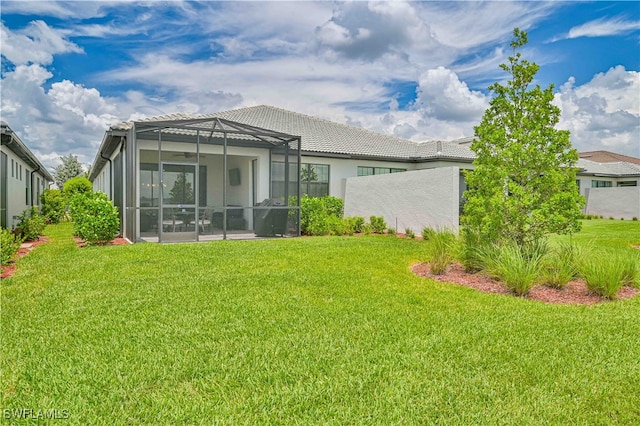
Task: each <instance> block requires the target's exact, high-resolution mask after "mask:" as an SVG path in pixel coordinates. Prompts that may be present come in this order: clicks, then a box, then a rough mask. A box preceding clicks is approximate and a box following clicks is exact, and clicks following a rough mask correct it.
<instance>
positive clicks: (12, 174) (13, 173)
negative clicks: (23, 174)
mask: <svg viewBox="0 0 640 426" xmlns="http://www.w3.org/2000/svg"><path fill="white" fill-rule="evenodd" d="M14 167H15V166H14V165H13V158H12V159H11V177H16V176H15V172H14Z"/></svg>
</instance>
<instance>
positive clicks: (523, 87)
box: [464, 28, 584, 247]
mask: <svg viewBox="0 0 640 426" xmlns="http://www.w3.org/2000/svg"><path fill="white" fill-rule="evenodd" d="M526 44H527V33H526V32H524V31H520V30H519V29H518V28H516V29H514V31H513V41H512V42H511V47H512V48H513V52H514V54H513V56H510V57H509V63H507V64H501V65H500V68H501V69H503V70H504V71H506V72H508V73H509V74H511V80H509V81H508V82H507V84H506V85H502V84H500V83H494V84H492V85H491V86H489V90H490V91H492V92H493V94H494V97H493V99H492V100H491V102H490V106H489V108H488V109H487V110H486V111H485V113H484V116H483V118H482V121H481V123H480V125H479V126H476V127H475V138H474V141H473V143H472V144H471V149H472V150H473V151H474V152H475V153H476V159H475V161H474V165H475V169H474V170H473V171H470V172H468V173H467V175H466V177H467V185H468V187H469V189H468V190H467V191H466V193H465V198H466V204H465V207H464V209H465V216H464V222H465V224H466V225H467V226H468V227H469V228H470V229H471V230H472V231H474V232H478V233H479V234H480V235H481V236H482V237H483V238H487V239H492V240H497V241H503V240H511V241H514V242H515V243H516V244H518V246H520V247H524V246H526V245H529V244H531V243H535V242H537V241H539V240H540V239H541V238H543V237H544V236H545V235H546V234H548V233H559V234H567V233H573V232H577V231H579V230H580V222H579V221H578V218H579V215H580V209H581V207H582V205H583V204H584V199H583V197H582V196H580V194H579V192H578V189H577V186H576V172H577V168H576V162H577V160H578V153H577V151H576V150H575V149H573V148H572V147H571V142H570V141H569V132H568V131H565V130H558V129H556V128H555V125H556V124H557V123H558V121H559V117H560V109H559V108H558V107H556V106H554V105H553V104H552V103H551V102H552V101H553V85H550V86H549V87H547V88H546V89H544V90H543V89H541V88H540V86H539V85H535V87H532V83H533V81H534V77H535V75H536V73H537V72H538V69H539V68H540V67H539V66H538V65H537V64H535V63H532V62H529V61H527V60H526V59H523V58H522V57H521V53H520V52H518V49H519V48H521V47H523V46H524V45H526Z"/></svg>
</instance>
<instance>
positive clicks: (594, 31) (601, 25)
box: [562, 17, 640, 38]
mask: <svg viewBox="0 0 640 426" xmlns="http://www.w3.org/2000/svg"><path fill="white" fill-rule="evenodd" d="M636 30H640V21H628V20H626V19H624V18H622V17H617V18H612V19H606V18H602V19H596V20H594V21H590V22H587V23H585V24H582V25H579V26H577V27H573V28H571V29H570V30H569V33H568V34H567V35H566V36H565V37H562V38H578V37H604V36H611V35H616V34H624V33H627V32H629V31H636Z"/></svg>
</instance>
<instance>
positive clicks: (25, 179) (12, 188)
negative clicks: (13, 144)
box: [1, 145, 49, 228]
mask: <svg viewBox="0 0 640 426" xmlns="http://www.w3.org/2000/svg"><path fill="white" fill-rule="evenodd" d="M1 150H2V152H4V153H5V154H6V156H7V170H6V174H7V227H8V228H13V227H15V226H16V225H17V224H18V220H17V216H19V215H21V214H22V213H23V212H24V211H25V210H27V209H28V208H30V207H31V205H30V203H31V199H32V197H31V193H32V194H33V205H35V206H40V204H41V203H40V195H42V193H43V192H44V190H45V189H47V188H48V187H49V181H47V180H46V179H45V177H44V176H43V175H42V174H41V173H38V172H36V173H33V183H31V178H32V173H31V172H32V171H33V169H32V168H30V166H29V165H28V164H27V163H25V162H24V161H23V160H22V159H20V157H18V156H17V155H16V154H15V153H14V152H13V151H12V150H10V149H9V148H8V147H7V146H5V145H2V146H1ZM12 167H13V170H12ZM3 173H4V171H3ZM38 182H39V183H40V185H39V187H38ZM29 186H30V187H31V192H30V193H29V194H27V188H28V187H29Z"/></svg>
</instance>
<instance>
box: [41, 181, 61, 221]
mask: <svg viewBox="0 0 640 426" xmlns="http://www.w3.org/2000/svg"><path fill="white" fill-rule="evenodd" d="M40 201H41V202H42V216H44V218H45V219H46V220H47V222H49V223H58V222H60V221H61V220H62V218H63V217H64V214H65V211H66V208H67V200H66V198H65V196H64V194H63V193H62V191H60V190H58V189H45V190H44V192H43V193H42V195H41V196H40Z"/></svg>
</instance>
